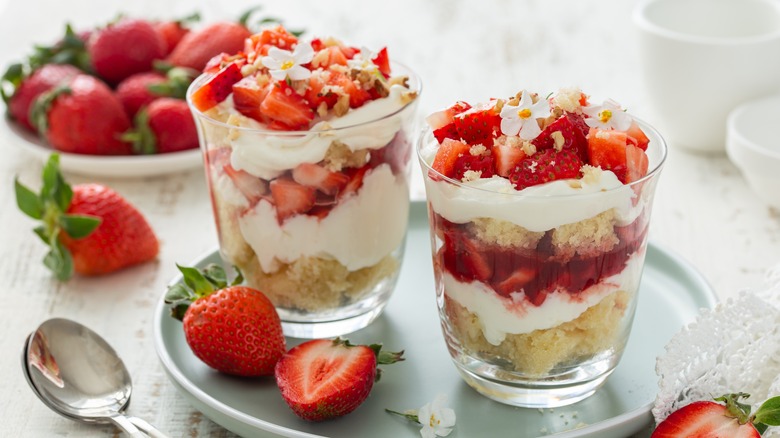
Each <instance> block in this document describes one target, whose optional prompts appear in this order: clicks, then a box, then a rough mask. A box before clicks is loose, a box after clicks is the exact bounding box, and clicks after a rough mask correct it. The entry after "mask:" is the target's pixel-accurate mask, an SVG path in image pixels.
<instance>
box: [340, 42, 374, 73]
mask: <svg viewBox="0 0 780 438" xmlns="http://www.w3.org/2000/svg"><path fill="white" fill-rule="evenodd" d="M375 57H376V53H374V52H373V51H371V49H369V48H368V47H361V48H360V53H356V54H355V57H354V58H352V59H349V60H347V65H348V66H349V67H350V68H353V69H355V70H365V71H368V72H374V71H378V70H379V67H377V65H376V64H374V61H373V59H374V58H375Z"/></svg>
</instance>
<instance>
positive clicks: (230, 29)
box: [167, 21, 251, 71]
mask: <svg viewBox="0 0 780 438" xmlns="http://www.w3.org/2000/svg"><path fill="white" fill-rule="evenodd" d="M250 35H251V32H250V31H249V29H247V28H246V26H244V24H242V23H233V22H227V21H220V22H216V23H212V24H210V25H208V26H206V27H203V28H201V29H198V30H195V31H192V32H190V33H188V34H187V35H185V36H184V37H183V38H182V39H181V41H180V42H179V44H178V45H177V46H176V48H175V49H173V52H171V54H170V55H168V58H167V61H168V62H170V63H171V64H173V65H176V66H180V67H189V68H192V69H195V70H198V71H201V70H203V68H204V67H205V66H206V63H207V62H209V60H210V59H211V58H213V57H214V56H216V55H219V54H220V53H222V52H225V53H237V52H239V51H241V50H242V49H243V48H244V40H246V39H247V38H249V36H250Z"/></svg>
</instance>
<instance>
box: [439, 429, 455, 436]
mask: <svg viewBox="0 0 780 438" xmlns="http://www.w3.org/2000/svg"><path fill="white" fill-rule="evenodd" d="M451 432H452V428H451V427H440V428H438V429H436V435H438V436H447V435H449V434H450V433H451Z"/></svg>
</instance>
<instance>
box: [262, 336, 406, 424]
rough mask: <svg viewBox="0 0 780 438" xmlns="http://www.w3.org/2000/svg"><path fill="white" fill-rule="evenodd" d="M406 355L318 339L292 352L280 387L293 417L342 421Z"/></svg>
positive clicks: (281, 366) (281, 370)
mask: <svg viewBox="0 0 780 438" xmlns="http://www.w3.org/2000/svg"><path fill="white" fill-rule="evenodd" d="M402 360H404V359H403V351H401V352H398V353H392V352H386V351H382V346H381V345H377V344H373V345H352V344H351V343H349V341H347V340H343V339H335V340H329V339H315V340H311V341H306V342H304V343H302V344H300V345H298V346H297V347H294V348H292V349H290V351H288V352H287V353H285V355H284V356H282V358H281V359H280V360H279V362H278V363H277V364H276V370H275V376H276V384H277V385H278V386H279V390H280V391H281V393H282V398H283V399H284V401H285V402H286V403H287V405H288V406H290V408H291V409H292V410H293V412H294V413H295V414H296V415H298V416H299V417H301V418H303V419H305V420H309V421H322V420H328V419H331V418H335V417H340V416H342V415H346V414H348V413H350V412H352V411H354V410H355V409H356V408H357V407H358V406H360V404H361V403H363V401H365V399H366V398H367V397H368V394H369V393H370V392H371V389H372V388H373V386H374V382H377V381H379V378H380V377H381V372H380V371H381V370H379V369H377V365H387V364H392V363H395V362H398V361H402Z"/></svg>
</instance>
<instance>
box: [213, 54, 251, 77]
mask: <svg viewBox="0 0 780 438" xmlns="http://www.w3.org/2000/svg"><path fill="white" fill-rule="evenodd" d="M230 63H235V64H236V65H237V66H238V68H239V69H240V68H241V67H243V66H244V64H246V56H244V54H243V53H240V52H239V53H237V54H235V55H231V54H229V53H225V52H222V53H220V54H219V55H216V56H214V57H212V58H211V59H209V60H208V62H206V66H205V67H203V73H216V72H218V71H220V70H222V69H223V68H225V67H226V66H227V65H228V64H230Z"/></svg>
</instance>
